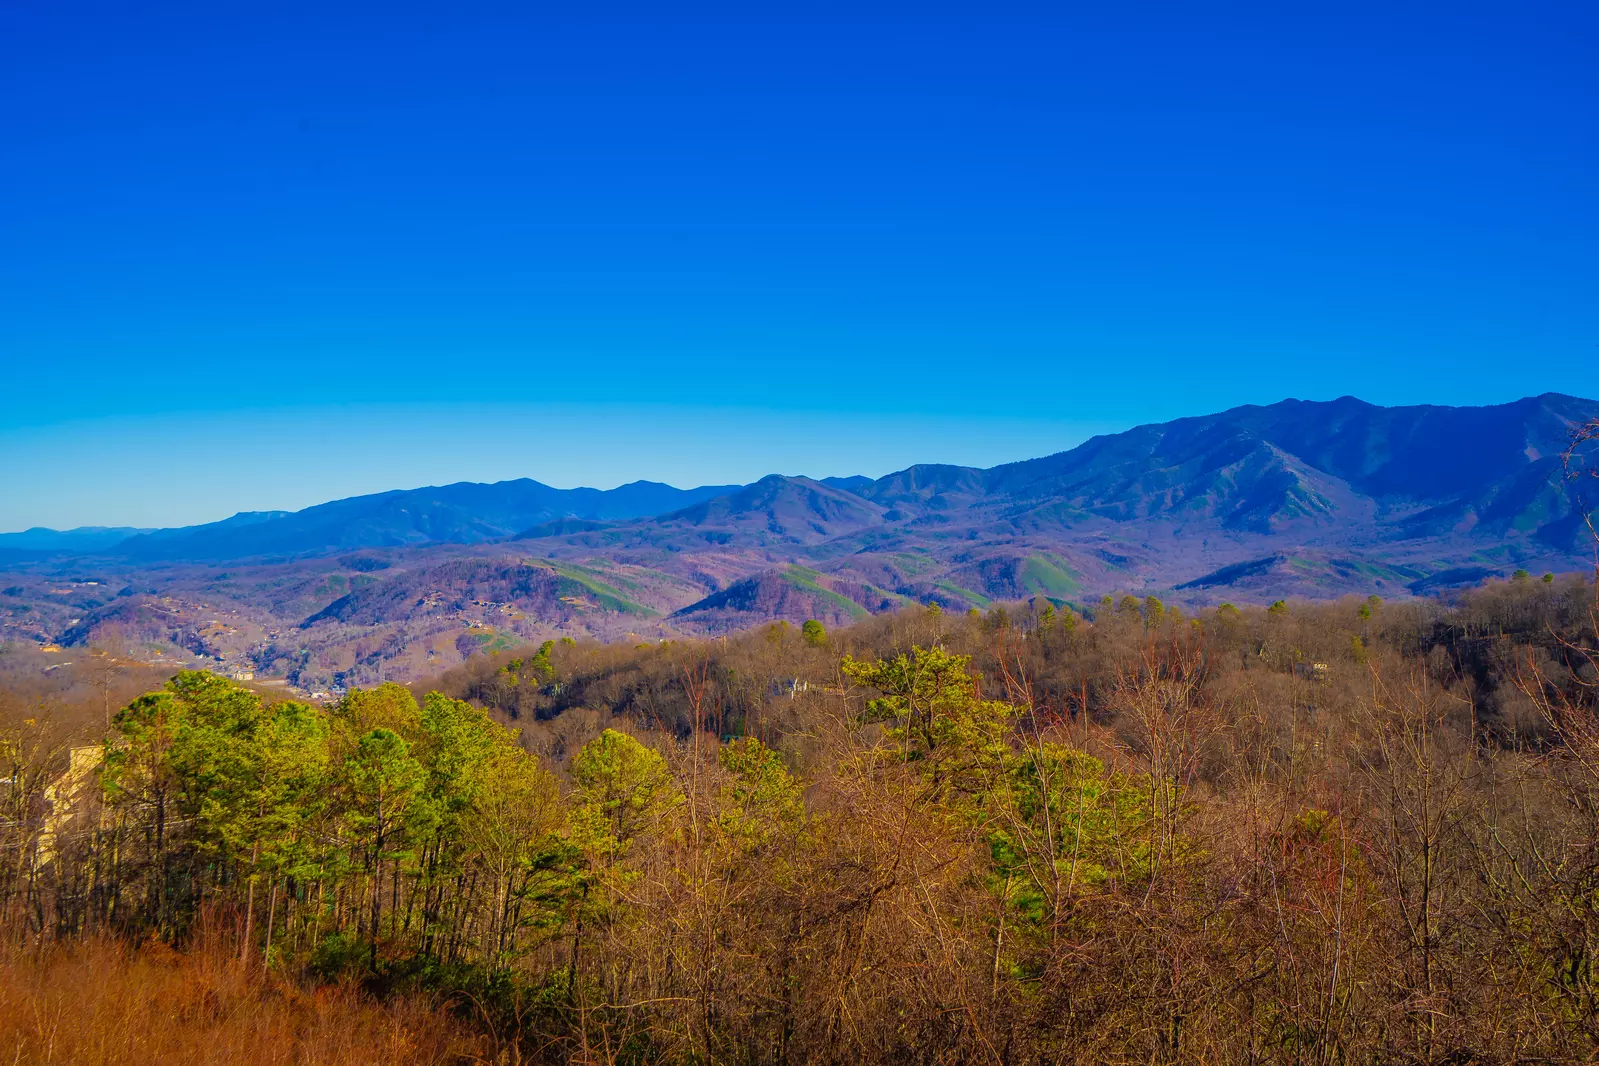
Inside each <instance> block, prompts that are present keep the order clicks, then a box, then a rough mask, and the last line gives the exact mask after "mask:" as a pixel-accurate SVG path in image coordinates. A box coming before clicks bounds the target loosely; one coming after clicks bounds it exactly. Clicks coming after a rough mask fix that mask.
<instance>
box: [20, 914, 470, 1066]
mask: <svg viewBox="0 0 1599 1066" xmlns="http://www.w3.org/2000/svg"><path fill="white" fill-rule="evenodd" d="M0 1048H4V1049H5V1056H6V1058H7V1060H8V1061H10V1062H14V1063H18V1064H22V1063H30V1064H31V1063H40V1064H43V1063H64V1064H72V1066H101V1064H105V1066H139V1064H144V1063H183V1064H190V1063H195V1064H198V1063H218V1064H222V1063H226V1064H228V1066H268V1064H271V1066H289V1064H295V1066H300V1064H307V1066H308V1064H317V1066H362V1064H366V1063H374V1064H376V1063H408V1064H411V1063H414V1064H427V1063H465V1062H478V1061H482V1057H481V1054H480V1052H481V1046H480V1044H479V1042H478V1041H476V1040H474V1039H473V1038H471V1037H470V1036H468V1035H467V1034H466V1033H465V1031H464V1030H463V1029H462V1028H461V1027H460V1026H458V1025H456V1024H455V1023H454V1021H453V1019H452V1018H451V1017H450V1016H449V1015H448V1014H447V1013H446V1012H444V1011H443V1010H441V1009H440V1008H439V1007H438V1006H437V1005H435V1004H433V1003H431V1002H429V1001H427V1000H423V999H405V998H391V999H389V1000H387V1001H385V1002H383V1003H378V1002H376V1001H374V1000H372V999H371V998H369V997H367V996H365V995H363V994H362V993H361V992H360V991H359V990H357V989H355V988H353V987H350V986H329V987H322V988H316V989H311V990H307V989H303V988H300V987H297V986H295V985H292V984H289V983H286V982H284V981H282V980H280V979H278V978H276V977H271V976H267V975H265V974H263V973H262V972H261V970H260V968H259V966H254V967H251V966H246V965H243V964H240V963H239V962H238V958H237V955H236V953H235V952H234V951H231V950H229V951H224V950H221V949H220V947H219V946H215V945H213V946H203V947H199V948H196V949H195V950H193V951H188V952H176V951H173V950H172V949H171V948H168V947H166V946H165V945H164V944H161V943H160V942H149V943H146V944H145V945H143V946H132V945H129V944H127V943H126V942H122V941H118V940H113V939H104V938H87V939H84V940H79V941H60V942H54V943H46V944H43V945H42V946H40V947H37V948H30V949H16V948H13V949H10V950H8V951H6V952H5V953H4V955H3V956H0Z"/></svg>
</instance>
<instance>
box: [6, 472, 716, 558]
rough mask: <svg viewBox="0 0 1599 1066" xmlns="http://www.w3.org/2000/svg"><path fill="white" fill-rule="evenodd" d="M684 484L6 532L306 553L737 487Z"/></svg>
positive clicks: (385, 496)
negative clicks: (146, 525) (173, 523)
mask: <svg viewBox="0 0 1599 1066" xmlns="http://www.w3.org/2000/svg"><path fill="white" fill-rule="evenodd" d="M739 487H740V486H738V485H703V486H701V487H699V488H694V489H677V488H673V487H672V486H671V485H663V484H661V483H659V482H655V481H635V482H632V483H631V484H627V485H622V486H621V487H619V488H614V489H609V490H600V489H588V488H577V489H556V488H551V487H550V486H548V485H544V484H540V483H539V482H537V481H533V480H531V479H529V478H520V479H518V480H516V481H500V482H496V483H494V484H492V485H483V484H478V483H475V482H467V481H463V482H459V483H457V484H454V485H440V486H435V487H429V488H421V489H398V490H394V491H391V492H379V493H373V494H371V495H368V496H353V497H350V498H349V499H344V500H334V501H333V502H331V503H323V504H318V505H316V506H315V507H307V508H306V509H305V510H303V511H245V512H241V513H239V514H236V515H234V516H233V517H231V518H226V519H223V520H222V521H220V522H208V523H206V524H204V525H197V526H181V527H177V528H173V529H153V530H152V529H114V528H110V527H99V526H86V527H83V528H81V529H72V530H65V531H60V532H58V531H56V530H51V529H38V528H36V529H30V530H28V531H27V532H25V533H7V534H0V551H5V550H7V549H10V550H12V551H14V552H15V551H24V552H32V553H38V552H51V553H58V554H87V553H101V554H105V555H109V556H112V557H117V558H125V559H130V560H136V561H140V562H213V561H226V560H231V559H244V558H250V557H252V556H299V555H308V554H317V553H321V552H335V551H346V550H349V549H351V548H395V547H403V546H407V545H417V544H430V543H447V544H477V543H481V542H483V541H486V540H494V539H496V538H504V537H509V536H512V535H514V534H516V533H520V532H522V531H524V530H526V529H528V528H530V527H533V526H536V525H538V524H540V523H547V522H551V521H555V520H561V519H574V518H575V519H590V520H605V519H618V518H637V517H641V516H645V515H654V514H660V513H662V512H663V511H670V510H673V509H675V508H678V507H683V506H686V505H688V504H691V503H695V502H698V501H700V500H706V499H710V498H711V497H714V496H719V495H722V494H723V493H727V492H732V491H734V490H736V489H738V488H739Z"/></svg>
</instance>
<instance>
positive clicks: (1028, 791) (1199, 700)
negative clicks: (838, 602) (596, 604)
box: [0, 574, 1599, 1064]
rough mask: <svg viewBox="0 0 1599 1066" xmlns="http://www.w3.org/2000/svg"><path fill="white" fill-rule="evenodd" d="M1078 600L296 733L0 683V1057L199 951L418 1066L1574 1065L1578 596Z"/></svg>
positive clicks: (156, 702)
mask: <svg viewBox="0 0 1599 1066" xmlns="http://www.w3.org/2000/svg"><path fill="white" fill-rule="evenodd" d="M1095 607H1096V612H1095V617H1094V619H1093V620H1092V621H1089V620H1087V619H1086V618H1084V617H1082V616H1081V615H1080V614H1078V613H1076V612H1074V611H1071V610H1069V609H1061V608H1059V607H1057V606H1056V605H1055V604H1053V603H1052V602H1051V601H1050V600H1049V599H1047V598H1045V597H1033V598H1031V599H1029V600H1025V601H1021V602H1012V603H1010V604H1006V605H1004V606H997V605H996V606H995V607H992V608H990V609H988V610H986V611H978V610H975V609H973V610H971V611H969V612H956V611H947V610H942V609H940V608H939V607H938V606H937V605H932V606H922V605H912V606H906V607H902V608H900V609H898V610H896V611H893V612H892V613H887V614H884V615H882V616H879V617H874V618H869V619H866V620H864V621H861V622H859V623H856V624H854V625H850V626H844V627H838V626H829V625H825V624H822V623H820V622H817V621H809V622H807V623H806V624H805V625H803V626H795V625H788V624H785V623H781V622H780V623H776V624H771V625H767V626H765V627H762V628H759V629H756V630H753V631H750V632H746V633H743V634H740V635H737V636H731V637H727V638H717V639H713V640H708V641H701V640H694V639H677V640H671V641H664V642H661V641H649V642H643V643H639V644H637V645H636V646H635V645H633V644H621V643H611V644H601V643H596V642H587V641H576V640H550V641H547V642H542V643H540V644H536V645H529V646H525V647H520V648H514V649H508V650H505V651H501V652H489V653H485V654H482V655H478V656H474V657H472V658H471V659H469V660H468V661H467V662H465V663H464V664H463V665H461V666H459V667H456V668H454V669H452V670H450V671H448V672H446V673H445V674H443V675H442V676H439V677H436V678H434V679H433V680H431V681H429V682H427V683H424V684H418V685H416V686H414V687H413V688H405V687H401V686H398V685H392V684H391V685H384V686H379V687H374V688H369V689H362V690H358V691H352V692H350V693H349V694H347V695H346V696H344V697H343V698H342V699H339V700H338V701H336V702H331V703H328V704H326V705H323V706H314V705H309V704H306V703H302V702H297V701H294V700H288V699H283V698H282V697H281V695H274V694H273V693H272V692H271V691H270V690H265V691H263V690H260V689H253V688H251V687H249V686H247V685H240V684H237V683H234V682H231V681H228V680H224V679H221V678H218V677H215V676H213V675H211V674H208V673H204V672H192V671H186V672H181V673H178V674H176V675H175V676H173V677H172V678H171V680H170V681H167V682H166V683H164V684H161V685H159V686H157V687H156V688H155V689H154V690H153V691H150V692H148V693H146V694H143V695H139V696H137V698H133V699H131V700H123V699H119V701H118V702H119V704H120V705H121V706H120V709H119V710H117V711H116V713H115V714H114V716H113V718H112V720H111V722H110V725H109V729H108V728H107V722H106V719H105V718H104V717H103V715H99V714H95V713H84V712H83V710H82V708H83V705H84V704H89V706H90V708H91V710H92V709H93V704H92V702H91V701H92V700H93V699H96V698H102V697H101V695H100V691H99V690H97V689H95V688H93V687H89V688H87V689H79V690H74V689H73V687H72V685H71V684H66V683H62V684H60V685H58V687H57V688H55V689H52V690H48V691H34V692H32V693H19V694H18V696H16V697H15V698H14V700H13V703H12V704H11V705H9V706H8V708H7V710H6V718H5V721H4V724H3V729H4V734H3V737H4V742H3V744H0V752H3V753H4V758H5V760H6V764H5V774H6V779H7V781H8V783H9V787H8V789H7V790H6V792H5V793H4V799H5V801H6V804H7V806H6V809H5V811H4V812H3V814H0V832H3V833H4V839H3V840H0V845H3V846H4V848H5V849H6V851H5V853H6V854H8V855H11V856H13V857H14V859H13V861H10V862H8V863H7V864H6V865H5V867H4V872H3V873H0V913H3V915H4V918H3V921H0V925H3V928H4V929H5V930H6V935H7V942H8V946H7V948H6V950H7V952H8V954H7V956H6V959H5V962H4V965H5V966H6V967H7V968H8V969H7V971H6V972H7V974H8V975H9V977H10V981H9V982H8V990H7V991H6V992H4V993H0V1032H3V1036H4V1039H5V1040H6V1041H8V1042H14V1043H15V1044H16V1046H17V1047H19V1048H21V1049H23V1057H24V1058H25V1059H29V1057H30V1056H31V1057H32V1059H31V1060H41V1061H49V1059H48V1057H47V1056H46V1055H45V1054H44V1053H43V1052H42V1051H41V1050H40V1049H41V1048H43V1047H44V1046H45V1045H46V1043H47V1042H49V1041H58V1042H61V1043H59V1045H58V1046H60V1047H63V1048H64V1047H68V1046H73V1047H83V1048H88V1050H86V1051H85V1052H84V1053H83V1054H82V1055H81V1056H75V1057H76V1059H77V1061H115V1059H113V1058H108V1057H102V1058H100V1059H98V1060H96V1059H94V1058H93V1056H92V1055H91V1053H90V1052H93V1054H101V1052H99V1051H94V1050H93V1048H89V1047H88V1044H86V1043H84V1041H85V1040H86V1038H85V1037H84V1036H83V1035H82V1032H81V1029H82V1027H79V1030H75V1031H74V1033H73V1034H70V1035H61V1034H58V1033H57V1032H56V1031H55V1030H54V1029H52V1024H53V1023H51V1022H50V1021H49V1020H48V1019H49V1018H50V1017H54V1018H58V1019H66V1018H69V1017H77V1018H80V1019H84V1018H102V1019H103V1018H109V1017H113V1016H115V1010H114V1005H113V1004H114V1002H115V997H117V996H121V995H124V993H123V992H120V991H118V989H120V988H128V989H131V988H133V987H136V986H139V987H142V986H143V985H144V984H147V983H148V982H149V981H150V980H152V979H154V978H152V976H151V975H152V973H153V972H157V971H159V968H160V967H173V966H188V967H190V968H191V969H190V970H169V971H166V972H171V973H174V974H180V973H181V974H189V973H193V974H201V973H204V974H211V975H216V976H211V977H205V978H203V980H204V981H209V982H212V985H211V986H210V987H214V988H215V992H214V993H213V994H212V1000H211V1001H210V1002H213V1003H220V1002H223V1001H226V1002H230V1003H249V1002H261V1003H266V1004H269V1005H270V1009H269V1010H268V1008H265V1007H263V1008H261V1009H262V1010H268V1013H267V1014H265V1015H263V1017H268V1016H270V1017H271V1018H273V1019H276V1020H275V1021H274V1022H273V1025H276V1026H278V1028H275V1029H264V1030H263V1032H264V1033H266V1034H268V1035H265V1036H263V1039H264V1040H274V1041H280V1042H281V1046H282V1047H283V1048H284V1049H292V1048H293V1047H295V1046H297V1045H296V1044H295V1043H294V1042H295V1041H296V1040H300V1039H303V1038H304V1035H305V1034H306V1033H311V1032H317V1031H319V1030H316V1029H306V1028H303V1027H302V1028H299V1029H295V1028H294V1024H293V1022H292V1019H293V1018H294V1017H295V1016H296V1015H295V1013H294V1012H295V1011H299V1010H302V1009H303V1008H302V1007H301V1006H298V1005H297V1004H300V1003H302V1002H303V1001H302V1000H299V999H296V998H295V997H296V996H304V995H315V996H318V997H320V996H322V995H324V993H323V992H318V991H314V990H318V989H323V990H330V989H339V990H340V991H339V992H338V993H337V995H338V996H341V997H344V998H342V999H340V1000H339V1006H338V1008H337V1009H338V1010H340V1011H348V1012H351V1013H350V1017H351V1018H352V1019H359V1020H358V1021H352V1022H351V1024H359V1025H361V1026H366V1027H367V1030H365V1031H370V1032H372V1033H374V1036H373V1037H372V1039H373V1040H374V1041H377V1040H390V1041H410V1044H408V1045H406V1046H409V1047H412V1048H414V1050H413V1051H412V1052H409V1053H408V1054H409V1055H410V1056H411V1057H412V1058H413V1059H414V1060H415V1061H435V1062H468V1061H494V1062H518V1061H520V1062H552V1063H554V1062H591V1061H607V1062H627V1063H646V1062H663V1063H664V1062H702V1063H703V1062H743V1063H761V1062H770V1063H783V1062H789V1063H798V1062H838V1063H862V1062H867V1063H877V1062H882V1063H890V1062H894V1063H898V1062H905V1061H917V1062H987V1061H992V1062H998V1063H1004V1062H1079V1063H1085V1064H1086V1063H1096V1064H1097V1063H1115V1062H1125V1063H1149V1062H1158V1063H1186V1062H1195V1063H1200V1062H1203V1063H1234V1062H1240V1061H1249V1062H1263V1063H1264V1062H1280V1063H1305V1062H1339V1061H1349V1062H1426V1063H1460V1062H1533V1061H1538V1062H1576V1061H1588V1060H1590V1059H1592V1058H1593V1057H1594V1056H1595V1055H1596V1054H1599V985H1596V983H1595V980H1596V979H1595V976H1594V974H1593V972H1592V968H1591V967H1590V966H1589V965H1588V960H1589V958H1590V957H1591V953H1592V950H1593V949H1592V945H1593V944H1594V943H1595V942H1596V940H1599V909H1596V908H1595V907H1594V905H1593V901H1594V899H1595V898H1596V891H1595V890H1596V882H1595V878H1596V876H1599V814H1596V813H1595V812H1599V776H1596V775H1595V774H1594V773H1593V772H1591V768H1592V766H1593V765H1594V764H1595V763H1596V762H1599V725H1596V723H1599V699H1596V697H1599V673H1596V666H1599V631H1596V627H1599V600H1596V587H1595V584H1594V583H1593V582H1592V581H1590V580H1587V579H1583V578H1573V577H1556V576H1555V575H1553V574H1550V575H1547V576H1541V575H1527V574H1520V575H1517V576H1515V577H1513V578H1512V579H1510V580H1504V581H1495V582H1490V583H1488V584H1487V585H1485V586H1483V587H1481V588H1480V589H1476V590H1473V591H1471V592H1469V593H1467V594H1464V595H1462V596H1460V597H1459V598H1457V599H1456V600H1454V601H1452V602H1447V603H1446V602H1443V601H1436V600H1407V601H1404V602H1392V601H1385V600H1383V599H1381V598H1378V597H1369V598H1366V597H1351V598H1347V599H1344V600H1340V601H1337V602H1334V603H1328V604H1319V605H1318V604H1310V603H1305V602H1293V603H1289V602H1280V603H1276V604H1272V605H1270V606H1268V607H1259V608H1255V607H1246V608H1237V607H1233V606H1231V605H1223V606H1220V607H1217V608H1206V609H1203V610H1199V611H1195V610H1192V609H1184V608H1182V607H1181V606H1179V605H1175V604H1170V603H1166V602H1163V601H1161V600H1159V599H1156V598H1154V597H1146V598H1135V597H1131V596H1127V597H1124V598H1122V599H1121V600H1119V601H1112V602H1108V603H1107V602H1098V603H1096V604H1095ZM75 691H76V695H74V692H75ZM108 691H109V690H108ZM106 698H108V697H106ZM74 701H76V702H74ZM74 706H76V707H78V708H79V710H78V712H77V717H75V718H74V717H73V716H72V715H73V707H74ZM117 944H127V945H133V944H143V945H145V946H144V947H143V948H139V949H134V948H132V947H126V948H124V947H117V946H116V945H117ZM174 950H175V951H176V952H177V955H176V956H173V955H171V952H173V951H174ZM97 952H98V953H100V954H98V955H97V954H95V953H97ZM118 953H120V954H118ZM95 958H99V959H102V960H103V961H104V969H103V970H102V971H101V973H102V974H103V975H104V976H103V977H102V979H101V980H100V981H98V982H91V983H90V985H89V988H88V989H87V990H86V992H85V994H84V995H83V996H81V997H78V999H77V1001H76V1002H75V1003H74V1004H73V1005H72V1006H71V1008H70V1011H71V1012H76V1013H75V1014H73V1013H70V1012H69V1009H68V1007H67V1006H65V1005H64V1003H63V1001H62V1000H61V999H60V998H59V997H57V998H56V999H55V1000H51V999H49V993H48V989H49V988H50V987H52V985H51V982H57V983H59V982H60V981H62V980H64V979H65V978H64V977H63V976H61V975H63V974H66V973H71V972H73V971H72V969H71V968H72V967H74V966H80V967H81V966H83V965H86V963H84V962H82V961H80V960H83V959H95ZM173 959H177V960H187V961H183V962H174V961H172V960H173ZM152 967H155V968H156V970H152ZM196 967H198V969H195V968H196ZM79 972H81V971H79ZM230 973H232V974H237V975H238V976H237V977H236V978H228V979H227V980H224V979H223V978H222V977H221V976H220V975H224V974H230ZM171 980H172V981H174V982H176V981H178V978H177V977H176V976H174V977H173V978H172V979H171ZM183 980H184V981H190V982H199V981H202V978H201V977H198V976H194V977H184V978H183ZM117 982H123V983H124V984H121V985H119V984H117ZM229 982H231V983H229ZM274 989H275V990H274ZM17 990H20V991H17ZM307 990H310V991H307ZM127 994H129V995H131V994H132V993H131V992H129V993H127ZM174 994H175V995H176V994H178V993H176V992H174ZM7 997H9V998H7ZM251 997H259V998H258V999H257V1000H252V998H251ZM283 997H287V998H283ZM319 1001H320V1000H319ZM47 1002H53V1003H56V1004H57V1006H56V1007H53V1008H51V1009H52V1010H54V1011H56V1013H55V1014H53V1015H52V1014H48V1012H45V1013H41V1012H40V1011H39V1010H37V1009H30V1008H32V1007H36V1006H37V1005H38V1004H40V1003H47ZM280 1003H281V1004H282V1006H279V1005H278V1004H280ZM239 1009H241V1010H242V1009H245V1008H244V1007H242V1006H241V1007H240V1008H239ZM252 1009H253V1008H252ZM208 1012H209V1013H208ZM383 1012H388V1013H386V1014H385V1013H383ZM418 1012H421V1013H418ZM217 1017H218V1015H216V1013H215V1010H214V1009H213V1008H204V1009H199V1008H196V1009H193V1010H185V1011H175V1012H173V1013H171V1014H170V1016H169V1017H167V1018H166V1020H164V1021H162V1022H160V1024H159V1026H156V1023H155V1022H154V1021H148V1020H147V1021H146V1023H145V1025H146V1030H143V1032H144V1036H142V1037H141V1039H147V1040H149V1041H150V1044H148V1045H147V1046H182V1041H183V1040H185V1039H192V1038H193V1037H194V1034H196V1033H202V1032H211V1031H213V1030H214V1031H216V1032H218V1033H220V1034H222V1035H223V1036H226V1033H227V1030H226V1029H225V1028H222V1027H219V1023H218V1022H217V1021H216V1018H217ZM429 1019H431V1020H429ZM151 1026H156V1028H155V1029H154V1030H153V1031H151V1030H150V1028H149V1027H151ZM207 1027H212V1028H209V1029H208V1028H207ZM295 1033H298V1034H300V1035H299V1036H295V1035H293V1034H295ZM73 1041H77V1042H78V1043H76V1044H74V1043H73ZM161 1041H165V1042H166V1043H165V1044H161ZM113 1043H114V1042H113ZM105 1046H110V1044H107V1043H106V1042H104V1041H102V1042H101V1043H100V1044H96V1045H94V1047H96V1048H103V1047H105ZM393 1046H400V1045H399V1044H394V1045H393ZM284 1053H285V1055H288V1054H290V1051H289V1050H285V1052H284ZM305 1054H311V1052H305ZM57 1061H60V1059H59V1058H58V1059H57ZM350 1061H356V1060H354V1059H351V1060H350Z"/></svg>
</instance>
